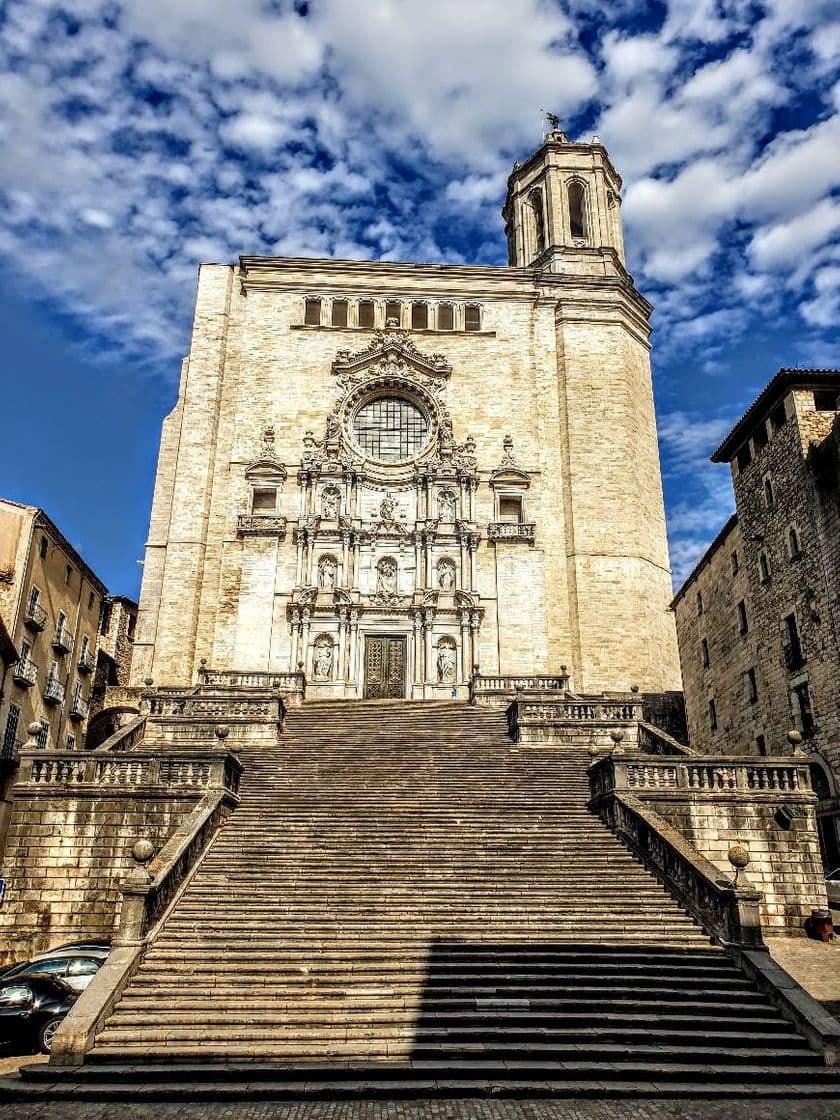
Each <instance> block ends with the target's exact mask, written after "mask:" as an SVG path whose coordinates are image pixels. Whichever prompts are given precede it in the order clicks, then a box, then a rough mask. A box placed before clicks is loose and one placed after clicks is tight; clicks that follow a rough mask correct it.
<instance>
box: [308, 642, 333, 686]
mask: <svg viewBox="0 0 840 1120" xmlns="http://www.w3.org/2000/svg"><path fill="white" fill-rule="evenodd" d="M332 666H333V640H332V638H330V637H329V635H327V634H324V635H322V636H321V637H320V638H317V639H316V641H315V652H314V654H313V656H312V676H313V678H314V679H315V680H316V681H328V680H329V679H330V678H331V677H332Z"/></svg>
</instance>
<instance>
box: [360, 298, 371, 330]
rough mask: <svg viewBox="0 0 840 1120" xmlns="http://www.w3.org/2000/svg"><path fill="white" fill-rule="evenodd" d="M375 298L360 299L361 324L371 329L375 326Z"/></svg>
mask: <svg viewBox="0 0 840 1120" xmlns="http://www.w3.org/2000/svg"><path fill="white" fill-rule="evenodd" d="M373 313H374V308H373V300H372V299H361V300H359V326H360V327H365V328H368V329H370V328H371V327H372V326H373V321H374V320H373Z"/></svg>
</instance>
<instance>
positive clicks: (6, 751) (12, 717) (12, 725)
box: [3, 704, 20, 758]
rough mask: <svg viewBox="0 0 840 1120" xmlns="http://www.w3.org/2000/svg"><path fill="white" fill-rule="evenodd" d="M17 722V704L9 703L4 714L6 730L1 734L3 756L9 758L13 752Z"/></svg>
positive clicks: (18, 715) (18, 711)
mask: <svg viewBox="0 0 840 1120" xmlns="http://www.w3.org/2000/svg"><path fill="white" fill-rule="evenodd" d="M19 724H20V708H19V707H18V705H17V704H9V713H8V715H7V716H6V731H5V733H4V735H3V758H11V757H12V756H13V755H14V753H15V742H16V740H17V733H18V726H19Z"/></svg>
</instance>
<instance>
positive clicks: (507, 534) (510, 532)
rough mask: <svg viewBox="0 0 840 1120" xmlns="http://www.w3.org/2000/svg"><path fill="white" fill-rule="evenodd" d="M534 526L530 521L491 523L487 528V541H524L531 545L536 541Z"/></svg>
mask: <svg viewBox="0 0 840 1120" xmlns="http://www.w3.org/2000/svg"><path fill="white" fill-rule="evenodd" d="M536 531H537V529H536V525H535V524H534V523H533V522H530V521H491V522H490V524H489V525H488V526H487V539H488V540H489V541H525V542H526V544H533V543H534V541H535V540H536Z"/></svg>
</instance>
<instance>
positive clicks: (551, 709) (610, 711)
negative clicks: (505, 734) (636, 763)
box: [507, 697, 642, 739]
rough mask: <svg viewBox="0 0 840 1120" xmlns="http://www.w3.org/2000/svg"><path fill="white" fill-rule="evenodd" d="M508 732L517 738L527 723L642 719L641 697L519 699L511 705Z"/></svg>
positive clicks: (616, 722) (606, 722)
mask: <svg viewBox="0 0 840 1120" xmlns="http://www.w3.org/2000/svg"><path fill="white" fill-rule="evenodd" d="M507 715H508V731H509V734H510V735H511V737H512V738H514V739H515V738H517V737H518V735H519V732H520V728H521V727H522V726H524V725H528V724H530V725H531V726H534V725H540V724H580V725H587V724H588V725H592V726H595V725H603V726H606V725H610V726H612V727H616V726H620V725H621V724H631V723H636V722H638V720H640V719H641V718H642V701H641V700H620V699H608V698H604V697H590V698H584V697H580V698H578V699H567V700H559V699H556V700H555V699H551V700H548V699H546V700H530V699H519V700H514V702H513V703H512V704H511V705H510V707H509V708H508V712H507Z"/></svg>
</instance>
